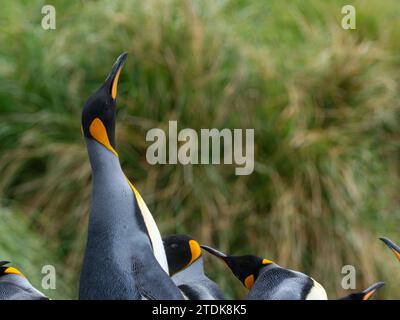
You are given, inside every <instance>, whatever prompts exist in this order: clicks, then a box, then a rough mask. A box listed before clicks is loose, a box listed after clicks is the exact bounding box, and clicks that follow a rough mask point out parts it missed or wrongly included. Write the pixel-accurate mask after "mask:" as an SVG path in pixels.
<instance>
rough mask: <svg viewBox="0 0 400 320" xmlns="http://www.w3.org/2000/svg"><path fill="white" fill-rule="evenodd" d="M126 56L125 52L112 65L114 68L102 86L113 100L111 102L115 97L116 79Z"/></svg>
mask: <svg viewBox="0 0 400 320" xmlns="http://www.w3.org/2000/svg"><path fill="white" fill-rule="evenodd" d="M127 56H128V54H127V53H126V52H124V53H122V54H121V55H120V56H119V57H118V58H117V60H116V61H115V63H114V66H113V68H112V70H111V72H110V74H109V75H108V77H107V79H106V81H105V83H104V86H105V88H106V90H108V92H109V94H110V95H111V97H112V98H113V100H115V99H116V97H117V88H118V79H119V75H120V73H121V69H122V66H123V64H124V62H125V60H126V57H127Z"/></svg>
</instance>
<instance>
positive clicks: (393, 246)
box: [379, 237, 400, 261]
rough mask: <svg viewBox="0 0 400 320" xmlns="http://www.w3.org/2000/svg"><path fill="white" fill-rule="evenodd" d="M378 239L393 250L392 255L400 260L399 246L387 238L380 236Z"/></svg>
mask: <svg viewBox="0 0 400 320" xmlns="http://www.w3.org/2000/svg"><path fill="white" fill-rule="evenodd" d="M379 239H380V240H382V241H383V242H384V243H385V244H386V245H387V246H388V247H389V249H390V250H392V251H393V253H394V255H395V256H396V257H397V259H398V260H399V261H400V246H398V245H397V244H395V243H394V242H393V241H391V240H390V239H388V238H385V237H382V238H379Z"/></svg>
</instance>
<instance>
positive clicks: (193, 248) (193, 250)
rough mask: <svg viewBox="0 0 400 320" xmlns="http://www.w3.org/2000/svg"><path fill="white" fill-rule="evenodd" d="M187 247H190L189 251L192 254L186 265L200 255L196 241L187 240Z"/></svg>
mask: <svg viewBox="0 0 400 320" xmlns="http://www.w3.org/2000/svg"><path fill="white" fill-rule="evenodd" d="M189 247H190V252H191V254H192V259H191V260H190V262H189V263H188V266H190V265H191V264H192V263H193V262H194V261H196V260H197V259H198V257H200V256H201V248H200V245H199V243H198V242H197V241H195V240H189Z"/></svg>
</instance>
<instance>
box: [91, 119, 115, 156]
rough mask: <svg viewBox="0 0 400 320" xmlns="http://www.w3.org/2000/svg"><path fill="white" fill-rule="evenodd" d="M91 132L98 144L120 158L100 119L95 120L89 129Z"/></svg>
mask: <svg viewBox="0 0 400 320" xmlns="http://www.w3.org/2000/svg"><path fill="white" fill-rule="evenodd" d="M89 132H90V134H91V135H92V137H93V138H94V139H96V141H97V142H100V143H101V144H102V145H103V146H105V147H106V148H107V149H108V150H110V151H111V152H112V153H114V154H115V155H116V156H117V157H118V153H117V151H115V149H114V148H113V146H112V145H111V144H110V140H109V139H108V135H107V130H106V127H105V126H104V124H103V122H102V121H101V120H100V119H99V118H95V119H94V120H93V121H92V123H91V124H90V127H89Z"/></svg>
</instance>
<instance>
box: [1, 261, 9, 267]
mask: <svg viewBox="0 0 400 320" xmlns="http://www.w3.org/2000/svg"><path fill="white" fill-rule="evenodd" d="M9 263H10V261H4V260H3V261H0V267H2V266H4V265H6V264H9Z"/></svg>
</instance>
